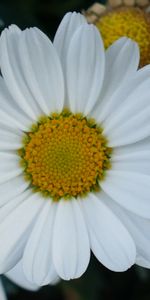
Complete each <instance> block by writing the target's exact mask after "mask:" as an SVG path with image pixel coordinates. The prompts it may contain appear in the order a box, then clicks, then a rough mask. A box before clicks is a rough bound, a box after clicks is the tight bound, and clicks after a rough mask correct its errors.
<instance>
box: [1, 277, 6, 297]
mask: <svg viewBox="0 0 150 300" xmlns="http://www.w3.org/2000/svg"><path fill="white" fill-rule="evenodd" d="M0 299H1V300H7V298H6V294H5V291H4V288H3V284H2V281H1V280H0Z"/></svg>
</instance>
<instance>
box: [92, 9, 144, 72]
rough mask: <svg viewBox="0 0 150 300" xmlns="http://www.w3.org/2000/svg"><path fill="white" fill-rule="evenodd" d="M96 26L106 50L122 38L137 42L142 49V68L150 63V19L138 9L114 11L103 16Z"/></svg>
mask: <svg viewBox="0 0 150 300" xmlns="http://www.w3.org/2000/svg"><path fill="white" fill-rule="evenodd" d="M96 26H97V27H98V29H99V30H100V32H101V34H102V37H103V40H104V45H105V48H107V47H109V46H110V45H111V44H112V43H113V42H114V41H116V40H117V39H119V38H120V37H122V36H127V37H129V38H131V39H133V40H134V41H136V42H137V43H138V45H139V48H140V55H141V60H140V66H141V67H142V66H144V65H147V64H149V63H150V18H149V17H148V14H146V13H144V12H143V11H142V10H140V9H138V8H122V9H118V10H112V11H110V12H108V13H107V14H105V15H104V16H102V17H101V18H100V20H99V21H98V22H97V24H96Z"/></svg>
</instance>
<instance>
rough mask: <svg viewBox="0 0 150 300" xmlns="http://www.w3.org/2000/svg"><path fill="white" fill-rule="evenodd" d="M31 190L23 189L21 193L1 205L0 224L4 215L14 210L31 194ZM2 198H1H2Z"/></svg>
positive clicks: (4, 217)
mask: <svg viewBox="0 0 150 300" xmlns="http://www.w3.org/2000/svg"><path fill="white" fill-rule="evenodd" d="M31 193H32V192H31V190H30V189H28V190H25V191H23V192H22V193H20V194H19V195H18V196H17V195H16V197H14V196H13V194H12V197H11V200H10V201H9V202H7V203H6V204H5V205H3V206H2V207H1V209H0V224H1V223H2V222H3V221H4V220H5V219H6V217H7V216H8V215H9V214H10V213H11V212H12V211H14V209H15V208H16V207H18V206H19V205H20V204H21V203H22V202H23V201H24V200H25V199H26V198H27V197H29V196H31ZM2 200H3V199H2Z"/></svg>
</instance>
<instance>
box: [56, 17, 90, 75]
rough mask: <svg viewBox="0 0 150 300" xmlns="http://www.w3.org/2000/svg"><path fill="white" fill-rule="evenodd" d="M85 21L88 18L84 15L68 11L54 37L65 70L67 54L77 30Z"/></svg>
mask: <svg viewBox="0 0 150 300" xmlns="http://www.w3.org/2000/svg"><path fill="white" fill-rule="evenodd" d="M84 23H87V22H86V19H85V18H84V16H83V15H81V14H80V13H76V12H73V13H71V12H68V13H67V14H66V15H65V16H64V18H63V19H62V21H61V23H60V25H59V27H58V29H57V31H56V34H55V37H54V47H55V48H56V50H57V53H58V55H59V57H60V60H61V63H62V67H63V69H64V70H65V64H66V56H67V55H66V54H67V52H68V48H69V45H70V42H71V39H72V37H73V34H74V33H75V31H76V30H77V29H78V28H79V27H80V26H81V25H82V24H84Z"/></svg>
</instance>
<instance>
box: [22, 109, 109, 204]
mask: <svg viewBox="0 0 150 300" xmlns="http://www.w3.org/2000/svg"><path fill="white" fill-rule="evenodd" d="M110 154H111V149H110V148H109V147H107V141H106V138H105V137H104V136H103V134H102V129H101V128H100V127H98V126H97V125H96V124H95V121H94V120H93V119H87V118H86V117H83V116H82V115H81V114H75V115H74V114H72V113H70V112H69V111H63V112H62V113H61V114H56V113H54V114H52V115H51V116H50V117H44V118H42V119H41V120H40V121H39V122H38V123H37V124H34V126H33V129H32V130H31V131H30V132H28V133H27V134H26V137H25V141H24V147H23V148H22V149H20V150H19V155H20V156H21V158H22V160H21V161H22V162H23V165H24V167H25V169H24V173H25V176H26V177H27V178H28V179H29V180H30V181H31V186H32V187H33V188H36V190H37V191H40V192H42V193H44V194H45V195H47V196H50V197H51V198H53V200H59V199H60V198H62V197H64V198H71V197H77V196H78V195H80V196H83V195H84V194H86V193H87V192H90V191H91V190H95V191H96V190H97V189H98V188H99V180H101V179H102V178H103V176H104V172H105V170H106V169H108V168H109V166H110Z"/></svg>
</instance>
